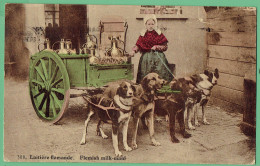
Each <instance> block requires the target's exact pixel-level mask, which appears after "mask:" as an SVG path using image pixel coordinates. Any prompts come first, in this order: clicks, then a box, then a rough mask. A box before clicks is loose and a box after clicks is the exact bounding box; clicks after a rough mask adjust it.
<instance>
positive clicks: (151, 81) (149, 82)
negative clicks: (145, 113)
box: [141, 73, 166, 94]
mask: <svg viewBox="0 0 260 166" xmlns="http://www.w3.org/2000/svg"><path fill="white" fill-rule="evenodd" d="M165 83H166V81H165V80H164V79H162V78H160V76H159V75H158V74H157V73H149V74H147V75H146V76H145V77H144V78H143V80H142V82H141V85H142V88H143V89H144V91H146V92H151V93H152V94H153V93H154V92H155V91H156V90H158V89H160V88H162V86H163V85H164V84H165Z"/></svg>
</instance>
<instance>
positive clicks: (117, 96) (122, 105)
mask: <svg viewBox="0 0 260 166" xmlns="http://www.w3.org/2000/svg"><path fill="white" fill-rule="evenodd" d="M114 102H115V104H116V105H117V106H119V108H121V109H123V110H126V111H130V110H131V108H132V107H131V106H128V105H124V104H123V103H122V102H121V101H120V97H119V95H115V96H114Z"/></svg>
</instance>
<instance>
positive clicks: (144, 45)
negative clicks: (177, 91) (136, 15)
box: [131, 14, 173, 83]
mask: <svg viewBox="0 0 260 166" xmlns="http://www.w3.org/2000/svg"><path fill="white" fill-rule="evenodd" d="M144 25H145V30H143V31H141V35H140V36H139V38H138V40H137V42H136V45H135V46H134V47H133V50H132V53H131V54H132V55H134V54H135V53H137V52H138V51H140V53H141V54H142V56H141V58H140V60H139V65H138V73H137V80H136V83H140V82H141V81H142V79H143V78H144V77H145V76H146V75H147V74H148V73H151V72H155V73H157V74H159V75H160V76H161V77H162V78H163V79H165V80H167V81H171V80H172V79H173V75H172V73H171V72H170V70H169V67H168V61H167V59H166V57H165V55H164V53H163V52H164V51H166V50H167V48H168V46H167V43H168V40H167V39H166V37H165V36H164V35H163V34H162V32H161V31H160V29H158V28H157V19H156V16H155V15H154V14H152V15H146V16H145V18H144Z"/></svg>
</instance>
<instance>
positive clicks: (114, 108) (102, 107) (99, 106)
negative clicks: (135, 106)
mask: <svg viewBox="0 0 260 166" xmlns="http://www.w3.org/2000/svg"><path fill="white" fill-rule="evenodd" d="M83 99H85V100H86V101H87V102H88V103H90V104H92V105H94V106H96V107H98V108H100V109H102V110H104V111H106V113H107V116H108V117H109V119H110V120H112V118H111V116H110V115H109V113H108V110H110V109H111V110H116V111H121V109H120V108H117V107H115V106H114V102H113V101H112V102H111V104H110V106H109V107H104V106H102V105H101V102H102V101H103V99H104V98H103V97H102V98H101V99H100V100H99V102H98V104H95V103H93V102H92V101H90V100H89V98H87V97H85V96H83Z"/></svg>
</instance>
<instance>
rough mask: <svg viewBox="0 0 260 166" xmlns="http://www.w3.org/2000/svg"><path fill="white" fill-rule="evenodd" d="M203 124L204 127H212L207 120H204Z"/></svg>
mask: <svg viewBox="0 0 260 166" xmlns="http://www.w3.org/2000/svg"><path fill="white" fill-rule="evenodd" d="M202 123H203V124H204V125H210V123H209V122H208V121H207V120H204V121H203V122H202Z"/></svg>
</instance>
